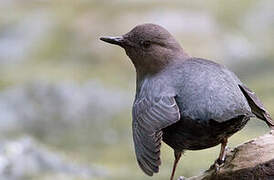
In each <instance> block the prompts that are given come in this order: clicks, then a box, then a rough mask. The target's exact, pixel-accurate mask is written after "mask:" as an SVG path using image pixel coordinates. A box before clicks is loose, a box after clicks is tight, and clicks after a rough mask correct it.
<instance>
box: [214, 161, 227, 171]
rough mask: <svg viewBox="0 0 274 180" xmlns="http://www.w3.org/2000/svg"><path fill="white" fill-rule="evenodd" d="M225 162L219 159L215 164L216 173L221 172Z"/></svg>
mask: <svg viewBox="0 0 274 180" xmlns="http://www.w3.org/2000/svg"><path fill="white" fill-rule="evenodd" d="M224 162H225V160H221V159H217V160H216V161H215V163H214V167H215V171H216V172H218V171H219V170H220V168H221V167H223V166H224V164H225V163H224Z"/></svg>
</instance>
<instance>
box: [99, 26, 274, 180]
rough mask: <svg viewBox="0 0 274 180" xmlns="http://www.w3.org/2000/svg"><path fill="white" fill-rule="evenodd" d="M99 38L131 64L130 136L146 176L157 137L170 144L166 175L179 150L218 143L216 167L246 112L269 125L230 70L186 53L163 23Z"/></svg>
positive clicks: (155, 162) (154, 166) (155, 163)
mask: <svg viewBox="0 0 274 180" xmlns="http://www.w3.org/2000/svg"><path fill="white" fill-rule="evenodd" d="M100 39H101V40H102V41H105V42H108V43H111V44H116V45H118V46H121V47H122V48H124V49H125V51H126V54H127V55H128V56H129V58H130V59H131V61H132V63H133V64H134V66H135V68H136V73H137V76H136V77H137V83H136V95H135V101H134V104H133V109H132V117H133V122H132V130H133V140H134V146H135V153H136V157H137V161H138V164H139V166H140V167H141V169H142V170H143V171H144V172H145V173H146V174H147V175H149V176H152V175H153V173H157V172H158V171H159V165H160V164H161V160H160V147H161V141H162V140H163V141H164V142H165V143H166V144H168V145H169V146H170V147H171V148H173V149H174V156H175V161H174V165H173V170H172V174H171V177H170V179H171V180H172V179H173V176H174V173H175V169H176V166H177V163H178V161H179V159H180V157H181V154H182V152H184V150H200V149H205V148H209V147H213V146H216V145H218V144H220V143H221V151H220V155H219V157H218V159H217V160H216V161H215V166H216V167H219V166H220V165H221V164H222V163H223V162H224V160H225V149H226V145H227V139H228V138H229V137H230V136H231V135H233V134H234V133H236V132H237V131H239V130H240V129H242V128H243V127H244V126H245V125H246V123H247V121H248V120H249V119H250V117H252V116H254V115H256V116H257V117H258V118H259V119H261V120H263V121H265V122H266V123H267V124H268V126H269V127H271V128H273V127H274V122H273V121H272V119H271V117H270V115H269V113H268V112H267V111H266V109H265V107H264V106H263V104H262V103H261V101H260V100H259V98H258V97H257V96H256V95H255V94H254V92H252V91H251V90H250V89H248V88H247V87H246V86H245V85H244V84H243V83H242V82H241V81H240V80H239V79H238V78H237V76H236V75H235V74H234V73H233V72H231V71H229V70H228V69H227V68H225V67H224V66H222V65H220V64H217V63H215V62H212V61H209V60H206V59H202V58H195V57H191V56H189V55H188V54H187V53H185V51H184V50H183V49H182V47H181V46H180V45H179V43H178V42H177V41H176V40H175V39H174V38H173V37H172V35H171V34H170V33H169V32H168V31H167V30H165V29H164V28H163V27H161V26H159V25H155V24H142V25H138V26H136V27H135V28H133V29H132V30H131V31H130V32H129V33H127V34H125V35H123V36H120V37H101V38H100ZM253 114H254V115H253Z"/></svg>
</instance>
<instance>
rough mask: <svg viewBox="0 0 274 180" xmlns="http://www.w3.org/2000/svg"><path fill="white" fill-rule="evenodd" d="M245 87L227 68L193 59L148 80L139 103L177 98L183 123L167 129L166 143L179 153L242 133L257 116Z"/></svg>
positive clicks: (144, 83) (168, 68) (177, 64)
mask: <svg viewBox="0 0 274 180" xmlns="http://www.w3.org/2000/svg"><path fill="white" fill-rule="evenodd" d="M241 84H242V83H241V81H240V80H239V79H238V78H237V77H236V76H235V75H234V73H232V72H231V71H229V70H228V69H226V68H225V67H224V66H221V65H219V64H216V63H214V62H212V61H209V60H205V59H198V58H189V59H187V60H184V61H178V63H176V64H173V65H171V66H170V67H167V68H166V71H163V72H162V73H161V74H157V76H151V77H147V78H145V80H144V81H143V82H142V83H141V87H140V89H139V90H138V91H137V94H136V99H135V103H138V102H139V101H140V100H142V99H144V98H146V97H149V98H151V99H153V98H160V97H175V100H176V103H177V106H178V108H179V112H180V121H178V122H177V123H175V124H173V125H171V126H168V127H167V128H166V129H164V130H163V140H164V142H166V143H167V144H168V145H170V146H171V147H173V149H176V150H178V151H183V150H188V149H190V150H198V149H204V148H208V147H212V146H215V145H217V144H219V143H220V142H221V140H222V139H223V138H226V137H229V136H231V135H232V134H233V133H235V132H237V131H238V130H240V129H241V128H242V127H243V126H244V125H245V124H246V122H247V120H249V118H250V117H251V116H253V114H252V112H251V108H250V106H249V105H248V102H247V99H246V98H245V96H244V94H243V93H242V91H241V89H240V87H239V85H241ZM151 101H152V100H151ZM233 120H234V121H235V120H236V121H235V123H236V124H235V123H231V124H230V126H231V128H233V130H231V131H228V129H229V127H230V126H228V125H227V124H226V123H225V122H227V121H231V122H232V121H233ZM237 123H238V124H237ZM222 124H226V126H222ZM234 126H237V128H236V127H234ZM214 127H216V129H214Z"/></svg>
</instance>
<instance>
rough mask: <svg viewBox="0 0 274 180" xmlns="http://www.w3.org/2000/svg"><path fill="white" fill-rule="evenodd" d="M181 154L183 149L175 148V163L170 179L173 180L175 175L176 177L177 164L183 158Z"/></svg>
mask: <svg viewBox="0 0 274 180" xmlns="http://www.w3.org/2000/svg"><path fill="white" fill-rule="evenodd" d="M181 155H182V152H181V151H176V150H174V157H175V160H174V163H173V169H172V174H171V176H170V180H173V177H174V174H175V170H176V167H177V164H178V162H179V160H180V158H181Z"/></svg>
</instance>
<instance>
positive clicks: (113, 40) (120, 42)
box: [100, 36, 124, 47]
mask: <svg viewBox="0 0 274 180" xmlns="http://www.w3.org/2000/svg"><path fill="white" fill-rule="evenodd" d="M100 40H102V41H105V42H107V43H110V44H116V45H118V46H121V47H123V44H124V43H123V42H124V39H123V37H121V36H119V37H100Z"/></svg>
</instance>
